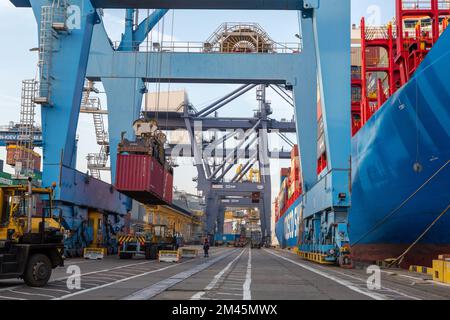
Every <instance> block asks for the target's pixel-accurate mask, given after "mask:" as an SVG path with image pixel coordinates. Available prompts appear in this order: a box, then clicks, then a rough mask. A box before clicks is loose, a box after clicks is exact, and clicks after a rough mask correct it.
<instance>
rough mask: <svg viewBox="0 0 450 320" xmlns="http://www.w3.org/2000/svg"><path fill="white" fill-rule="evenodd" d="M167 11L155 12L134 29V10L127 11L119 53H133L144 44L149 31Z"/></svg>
mask: <svg viewBox="0 0 450 320" xmlns="http://www.w3.org/2000/svg"><path fill="white" fill-rule="evenodd" d="M167 11H168V10H167V9H162V10H161V9H160V10H155V11H154V12H152V14H151V15H149V16H148V17H146V18H145V19H144V20H142V21H141V22H140V23H139V25H138V26H137V27H136V29H134V13H135V10H134V9H127V11H126V17H125V32H124V33H123V34H122V40H121V42H120V45H119V48H118V49H117V50H119V51H135V50H138V49H139V45H140V44H141V43H142V42H144V40H145V39H146V38H147V35H148V34H149V32H150V31H152V29H153V28H154V27H155V26H156V24H157V23H158V22H159V20H161V19H162V18H163V17H164V15H165V14H166V13H167Z"/></svg>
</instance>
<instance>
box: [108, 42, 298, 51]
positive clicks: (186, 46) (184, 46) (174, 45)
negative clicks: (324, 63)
mask: <svg viewBox="0 0 450 320" xmlns="http://www.w3.org/2000/svg"><path fill="white" fill-rule="evenodd" d="M119 47H130V48H134V49H135V50H137V51H139V52H175V53H225V54H226V53H239V54H258V53H273V54H295V53H300V52H301V44H300V43H299V42H280V43H279V42H273V43H271V45H270V47H267V50H264V51H265V52H252V51H233V49H232V48H223V45H221V46H218V45H216V46H211V44H210V43H208V42H199V41H167V42H166V41H163V42H152V43H143V44H138V43H133V42H129V43H121V42H117V41H116V42H113V48H114V50H117V49H118V48H119ZM228 49H229V50H228ZM224 51H226V52H224Z"/></svg>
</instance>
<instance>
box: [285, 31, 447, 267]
mask: <svg viewBox="0 0 450 320" xmlns="http://www.w3.org/2000/svg"><path fill="white" fill-rule="evenodd" d="M449 75H450V32H449V31H446V32H445V33H444V34H443V35H442V36H441V38H440V39H439V41H438V42H437V43H436V44H435V46H434V47H433V48H432V50H431V51H430V53H429V54H428V55H427V57H426V58H425V60H424V61H423V62H422V64H421V66H420V67H419V69H418V70H417V71H416V73H415V75H414V77H413V78H412V79H411V80H410V81H409V82H408V83H407V84H406V85H405V86H404V87H402V88H401V89H400V90H398V91H397V92H396V93H395V94H394V95H393V96H392V97H391V98H390V99H389V100H388V101H387V102H386V103H385V104H384V105H383V107H382V108H380V110H379V111H378V112H376V113H375V115H373V116H372V118H371V119H370V120H369V121H368V123H366V125H365V126H364V127H363V128H362V129H361V130H360V131H359V132H358V133H357V134H356V135H355V136H354V137H353V139H352V206H351V209H350V213H349V229H348V230H349V237H350V242H351V246H352V254H353V256H354V257H355V258H356V259H360V260H366V261H369V260H370V261H374V260H380V259H386V258H392V257H396V256H398V255H399V254H401V253H402V252H403V251H404V250H405V249H406V248H407V247H408V246H409V245H410V244H411V243H413V242H414V241H415V240H416V239H417V238H418V237H419V236H420V235H421V234H422V233H423V232H424V230H425V229H426V228H427V227H428V226H430V224H431V223H432V222H433V221H434V220H435V219H436V218H437V217H438V216H439V215H440V214H441V213H442V212H444V211H445V209H446V208H447V207H448V206H449V205H450V163H449V160H450V79H449ZM289 210H291V209H289ZM289 210H288V212H289ZM281 222H282V221H281V220H280V222H278V224H280V223H281ZM278 224H277V230H278V229H279V228H282V226H281V225H280V226H278ZM279 233H280V234H282V233H283V232H282V231H279ZM277 237H278V233H277ZM294 242H295V240H294V239H292V241H291V242H290V243H294ZM441 253H450V212H447V213H446V214H444V215H443V216H442V218H440V219H439V220H438V221H437V223H436V224H435V225H434V226H433V227H432V228H431V229H430V230H429V232H428V233H427V234H426V235H425V237H423V239H422V240H421V241H420V242H419V243H418V245H417V246H415V247H414V249H413V250H412V251H411V252H410V253H409V254H408V256H407V258H406V260H405V263H407V264H411V263H424V264H429V263H430V261H431V259H432V258H436V257H437V255H438V254H441Z"/></svg>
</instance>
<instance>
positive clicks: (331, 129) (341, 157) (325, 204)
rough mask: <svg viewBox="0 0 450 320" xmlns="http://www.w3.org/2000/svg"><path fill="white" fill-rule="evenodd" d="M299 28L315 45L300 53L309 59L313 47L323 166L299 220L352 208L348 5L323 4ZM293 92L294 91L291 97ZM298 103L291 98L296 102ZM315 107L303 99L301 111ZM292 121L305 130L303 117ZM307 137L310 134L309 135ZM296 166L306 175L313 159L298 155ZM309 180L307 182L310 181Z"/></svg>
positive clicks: (332, 0)
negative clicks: (324, 171) (324, 153)
mask: <svg viewBox="0 0 450 320" xmlns="http://www.w3.org/2000/svg"><path fill="white" fill-rule="evenodd" d="M302 22H303V24H302V28H306V29H307V30H310V29H311V27H312V28H313V33H312V34H313V36H314V39H308V41H307V42H305V41H304V51H306V52H309V51H310V52H311V53H312V51H313V49H312V48H311V47H312V46H313V45H314V46H315V50H314V51H315V58H316V61H317V63H316V65H317V75H318V77H317V80H318V83H317V84H318V89H319V94H320V100H321V106H322V114H323V123H324V132H325V144H326V149H327V161H328V168H327V169H328V173H327V175H326V177H325V178H323V179H322V180H321V181H319V182H318V183H316V184H314V186H312V187H311V185H310V186H308V185H307V186H306V187H307V188H306V190H307V191H309V192H308V193H307V195H306V197H305V200H304V202H303V204H304V206H305V208H304V213H303V215H304V217H307V216H310V215H311V214H314V213H316V212H318V211H319V210H325V209H329V208H332V207H342V208H347V207H349V206H350V203H351V196H350V190H351V187H350V156H351V124H350V119H351V117H350V111H351V110H350V108H351V98H350V89H349V86H348V83H350V48H351V44H350V38H351V37H350V29H349V27H348V26H349V25H350V0H329V1H327V2H326V3H325V2H323V1H322V2H321V5H320V9H319V10H315V11H314V14H313V15H312V16H311V17H306V16H304V17H303V19H302ZM330 26H332V32H330V30H331V29H330ZM303 31H304V29H303ZM308 34H311V33H310V32H307V33H306V34H305V33H303V36H305V35H306V36H308ZM311 40H312V41H311ZM311 71H312V70H311ZM311 89H313V88H311ZM295 90H296V88H295V87H294V92H295ZM314 92H315V91H314ZM310 98H311V97H310ZM297 99H298V98H297V97H296V102H297ZM314 102H315V99H314V100H313V99H312V98H311V99H309V98H308V101H307V103H308V105H309V107H308V108H303V110H304V109H307V110H311V109H312V110H315V109H316V103H314ZM297 111H298V106H297ZM306 116H307V117H309V120H310V121H311V122H310V123H309V125H311V124H312V123H314V124H317V121H316V113H315V111H314V112H312V114H309V113H308V114H307V115H306ZM313 116H314V118H313ZM297 119H298V121H301V123H300V127H301V126H302V124H303V125H308V124H306V123H305V121H303V120H304V117H301V116H300V117H298V116H297ZM312 126H313V127H314V129H315V130H314V132H315V133H317V127H316V126H315V125H312ZM301 134H302V132H300V133H299V134H298V137H299V139H301ZM309 134H314V133H311V132H309ZM314 140H316V139H314ZM303 145H304V144H302V143H300V150H302V152H303V153H304V152H305V149H304V148H303ZM307 146H308V147H312V145H310V142H307ZM305 158H306V159H305ZM301 161H302V162H303V161H306V165H307V169H308V170H310V169H311V164H312V161H313V159H312V158H310V156H304V155H301ZM302 167H303V163H302ZM314 168H316V166H314ZM315 172H316V170H314V172H313V173H314V174H315ZM311 174H312V173H311ZM308 175H309V174H308ZM303 177H304V178H305V173H303ZM308 179H312V177H310V178H308ZM306 182H308V180H307V181H306Z"/></svg>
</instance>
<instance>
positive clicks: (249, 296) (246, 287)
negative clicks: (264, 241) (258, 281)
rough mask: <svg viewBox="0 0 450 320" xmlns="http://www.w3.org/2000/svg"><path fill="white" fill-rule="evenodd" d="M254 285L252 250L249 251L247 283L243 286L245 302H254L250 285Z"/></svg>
mask: <svg viewBox="0 0 450 320" xmlns="http://www.w3.org/2000/svg"><path fill="white" fill-rule="evenodd" d="M251 283H252V249H251V248H250V249H249V251H248V262H247V273H246V275H245V282H244V285H243V286H242V291H243V292H244V293H243V296H244V298H243V300H252V293H251V290H250V285H251Z"/></svg>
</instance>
